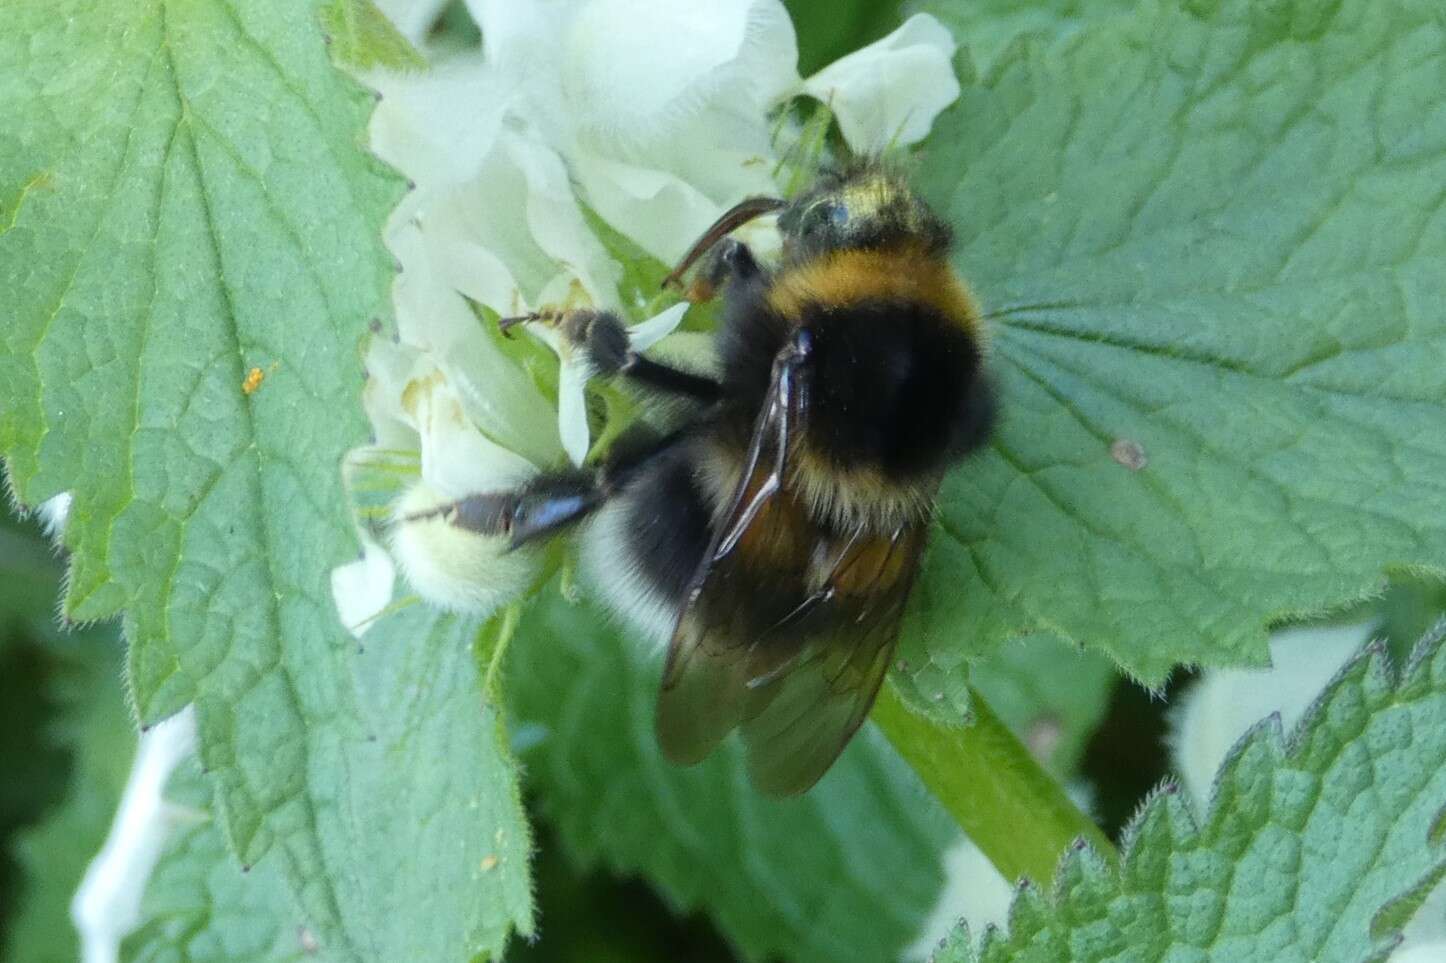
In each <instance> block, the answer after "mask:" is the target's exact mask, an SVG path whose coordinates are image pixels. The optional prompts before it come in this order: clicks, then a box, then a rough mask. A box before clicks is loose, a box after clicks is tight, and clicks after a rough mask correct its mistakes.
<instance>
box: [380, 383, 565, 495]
mask: <svg viewBox="0 0 1446 963" xmlns="http://www.w3.org/2000/svg"><path fill="white" fill-rule="evenodd" d="M402 408H403V410H404V411H405V412H406V413H407V414H408V415H409V416H410V418H411V423H412V425H413V427H414V428H415V429H416V431H417V434H418V435H419V436H420V439H421V447H422V480H423V481H425V482H426V483H427V484H428V485H429V486H430V487H431V488H432V489H433V490H434V491H436V492H437V493H438V494H439V495H440V496H444V497H448V498H452V499H457V498H462V497H464V496H466V495H471V494H474V493H476V492H486V491H499V490H504V489H509V488H515V487H517V486H518V485H521V484H522V483H523V482H525V481H527V479H528V478H531V477H532V476H533V475H534V474H536V472H537V468H536V467H535V466H534V465H533V464H532V463H531V462H529V461H528V460H527V459H526V458H523V457H522V456H521V455H517V454H514V453H512V452H511V451H508V450H507V449H506V448H503V447H502V446H501V445H499V444H497V443H496V442H495V441H492V440H491V439H489V438H486V437H484V436H483V434H482V433H481V432H480V431H478V430H477V427H476V425H475V424H474V423H473V421H472V419H471V418H470V417H469V416H468V413H467V411H466V410H465V409H464V407H463V405H462V402H461V400H460V399H459V398H458V397H457V394H456V392H455V391H454V390H453V389H452V386H451V385H450V384H449V383H448V380H447V375H446V373H445V372H444V371H443V370H442V369H441V368H439V367H437V366H436V365H435V364H434V362H432V361H431V360H430V359H428V358H418V360H417V366H416V368H415V370H414V372H413V377H412V379H411V381H410V382H409V383H408V385H407V388H406V390H405V391H404V392H403V394H402Z"/></svg>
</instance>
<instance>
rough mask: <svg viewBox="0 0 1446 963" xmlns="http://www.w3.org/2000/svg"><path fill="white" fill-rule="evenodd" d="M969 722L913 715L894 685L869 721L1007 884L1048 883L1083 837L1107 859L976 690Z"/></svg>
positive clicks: (1079, 816) (1089, 827)
mask: <svg viewBox="0 0 1446 963" xmlns="http://www.w3.org/2000/svg"><path fill="white" fill-rule="evenodd" d="M969 694H970V699H971V701H970V706H971V709H972V711H973V716H974V721H973V723H972V724H971V725H968V726H962V727H958V728H953V727H949V726H945V725H942V724H940V723H937V722H935V721H933V720H931V719H929V718H928V717H926V716H923V715H920V714H918V713H915V712H913V711H911V710H910V709H909V708H908V707H907V706H905V705H904V703H903V701H902V700H901V699H900V698H899V695H898V693H897V692H895V691H894V687H893V685H892V684H887V685H885V686H884V687H883V690H882V691H881V692H880V693H879V700H878V702H877V703H876V704H875V705H874V711H873V720H874V722H875V723H877V724H878V726H879V728H880V729H882V730H883V733H884V735H885V736H887V737H888V739H889V741H890V742H892V743H893V744H894V748H895V749H897V750H898V751H899V754H900V755H902V756H903V757H904V759H905V761H906V762H908V763H909V765H910V766H912V767H913V768H914V771H915V772H917V773H918V774H919V778H921V779H922V780H924V784H925V785H926V786H928V787H929V790H930V791H931V792H933V794H934V795H935V797H936V798H938V800H939V802H940V803H942V804H943V806H944V808H945V809H947V810H948V811H949V814H950V815H951V816H953V817H954V819H955V820H956V821H957V822H958V823H959V826H960V828H962V829H963V830H964V832H965V833H966V834H967V835H968V836H969V838H970V839H971V840H973V841H974V844H975V845H976V846H978V847H979V848H980V850H982V851H983V853H984V855H985V856H987V857H989V861H990V862H992V863H993V864H994V866H995V868H996V869H998V870H999V872H1000V873H1001V874H1002V875H1003V876H1004V878H1005V879H1008V880H1017V879H1019V878H1020V877H1021V876H1028V877H1029V878H1030V879H1032V880H1034V881H1035V882H1036V883H1040V884H1043V885H1046V886H1047V885H1049V884H1050V883H1051V882H1052V881H1053V879H1054V873H1055V868H1056V867H1057V866H1058V865H1059V859H1060V856H1061V855H1062V854H1063V853H1064V851H1065V850H1066V849H1068V848H1069V847H1070V846H1071V845H1072V844H1073V843H1074V842H1075V840H1077V839H1080V838H1081V837H1083V838H1084V839H1085V840H1086V841H1088V842H1089V844H1090V846H1092V847H1093V848H1094V850H1095V851H1096V852H1098V853H1099V854H1100V855H1102V856H1103V857H1104V858H1105V859H1107V860H1109V861H1111V862H1115V861H1116V860H1117V859H1118V856H1117V855H1116V854H1115V850H1114V847H1113V846H1111V845H1110V842H1109V840H1108V839H1106V838H1105V835H1104V833H1102V832H1100V829H1099V827H1098V826H1096V825H1095V824H1094V823H1093V822H1091V821H1090V819H1089V818H1088V817H1086V816H1085V815H1084V813H1082V812H1080V811H1079V809H1078V808H1077V807H1076V806H1075V805H1074V803H1072V802H1070V800H1069V797H1068V796H1066V795H1065V793H1064V789H1063V788H1062V787H1061V786H1060V785H1059V783H1057V782H1056V781H1055V780H1054V779H1053V778H1052V777H1051V776H1050V775H1049V773H1047V772H1045V771H1044V769H1042V768H1041V767H1040V765H1039V763H1037V762H1035V761H1034V757H1033V756H1031V755H1030V754H1029V750H1027V749H1025V748H1024V745H1023V744H1022V743H1021V742H1020V741H1019V740H1018V739H1017V738H1015V736H1014V733H1012V732H1010V731H1009V729H1008V728H1007V727H1006V726H1005V725H1004V723H1002V722H1000V721H999V717H998V716H996V715H995V714H994V710H992V709H990V708H989V704H988V703H987V702H985V701H984V699H983V697H981V696H980V695H979V693H978V692H976V691H973V690H970V693H969Z"/></svg>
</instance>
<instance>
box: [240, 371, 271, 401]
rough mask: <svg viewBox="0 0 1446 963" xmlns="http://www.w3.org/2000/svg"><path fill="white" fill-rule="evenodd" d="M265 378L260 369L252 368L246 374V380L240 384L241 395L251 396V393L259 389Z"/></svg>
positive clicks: (264, 373)
mask: <svg viewBox="0 0 1446 963" xmlns="http://www.w3.org/2000/svg"><path fill="white" fill-rule="evenodd" d="M265 378H266V372H264V371H262V370H261V369H260V368H252V369H251V370H250V371H248V372H246V378H245V380H244V381H242V382H241V393H242V394H243V395H249V394H251V392H253V391H255V390H256V389H257V388H259V387H261V382H262V381H263V380H264V379H265Z"/></svg>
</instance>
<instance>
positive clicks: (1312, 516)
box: [901, 0, 1446, 694]
mask: <svg viewBox="0 0 1446 963" xmlns="http://www.w3.org/2000/svg"><path fill="white" fill-rule="evenodd" d="M938 6H939V7H941V8H943V9H944V10H946V11H947V10H949V9H953V8H952V7H951V6H950V5H948V4H939V5H938ZM965 80H966V83H965V87H964V92H963V94H962V96H961V98H960V100H959V101H958V103H957V104H956V105H955V106H954V107H953V108H952V109H951V110H950V111H949V112H948V114H947V115H946V116H945V117H943V118H942V119H941V121H940V122H939V124H938V125H936V127H935V131H934V134H933V136H932V138H931V140H930V142H929V144H928V146H927V150H926V156H925V158H924V160H923V164H922V167H923V170H922V181H923V186H924V188H925V190H926V193H927V194H928V195H929V196H930V197H931V198H932V199H933V200H934V201H935V202H936V204H937V205H938V206H939V208H940V209H941V210H942V211H943V212H944V213H945V214H946V215H947V217H948V219H949V220H950V222H952V223H953V224H954V226H955V228H956V231H957V235H958V241H959V243H958V247H957V252H958V253H957V263H958V266H959V268H960V270H961V271H962V272H963V274H964V275H965V277H967V278H968V279H970V281H971V282H972V283H973V285H974V286H975V288H976V289H977V291H978V293H979V295H980V297H981V300H982V301H983V303H984V306H985V309H986V311H989V312H992V313H996V314H997V315H998V316H997V317H996V318H995V319H994V321H993V339H992V340H993V365H994V368H995V370H996V371H997V372H998V377H999V381H1000V383H1001V391H1002V396H1003V403H1002V411H1003V420H1002V424H1001V426H1000V431H999V433H998V435H997V437H996V438H995V440H994V443H993V444H992V446H991V447H990V448H989V449H987V450H986V451H985V452H984V453H983V454H982V455H981V456H979V457H977V458H974V459H972V460H971V462H970V463H968V464H967V465H966V466H964V467H963V468H962V469H961V470H959V471H957V472H955V473H954V474H953V475H952V476H951V478H950V479H949V481H948V482H947V484H946V486H945V490H944V494H943V510H942V513H941V516H940V520H939V523H938V526H937V530H936V532H935V536H936V537H935V539H934V542H933V546H932V550H931V556H930V559H929V562H928V565H927V567H926V570H925V573H924V577H923V578H922V579H921V583H920V585H919V587H918V590H917V591H916V592H915V598H914V602H915V604H914V606H913V609H912V613H911V619H910V626H909V630H908V631H907V632H906V636H905V642H904V645H903V648H902V653H901V654H902V655H903V656H904V658H905V659H906V660H907V661H908V662H909V663H910V664H911V665H912V666H914V667H915V670H916V671H918V672H924V671H926V670H928V669H929V668H930V666H929V663H930V662H933V663H934V665H933V667H932V668H933V670H934V671H935V672H936V673H938V672H940V671H943V672H945V673H947V672H949V671H950V670H952V669H954V668H955V667H957V666H958V665H959V664H960V662H961V661H962V660H963V659H964V658H965V657H966V655H978V654H981V653H984V652H988V651H990V650H991V649H992V648H993V647H994V646H995V645H997V644H998V643H999V642H1000V641H1001V640H1003V639H1005V638H1008V637H1010V636H1013V635H1017V634H1019V633H1020V632H1022V631H1026V630H1030V629H1035V628H1045V629H1049V630H1052V631H1054V632H1056V633H1059V634H1060V635H1063V636H1064V637H1065V638H1068V639H1072V640H1075V641H1078V642H1082V643H1084V644H1087V645H1091V646H1095V647H1099V648H1101V649H1103V650H1104V651H1106V652H1108V653H1109V654H1110V655H1111V656H1112V657H1114V658H1115V659H1116V660H1117V661H1118V662H1119V664H1120V665H1121V666H1123V667H1124V668H1125V669H1126V670H1128V671H1129V672H1131V673H1133V674H1134V675H1136V676H1138V677H1140V678H1141V679H1144V680H1146V681H1149V682H1152V683H1153V682H1159V681H1160V680H1161V679H1163V678H1164V676H1165V675H1166V673H1168V671H1169V670H1170V668H1171V667H1172V666H1173V665H1176V664H1179V663H1203V664H1212V665H1225V664H1247V663H1260V662H1261V661H1262V660H1263V659H1264V656H1265V639H1266V628H1267V625H1268V623H1270V622H1271V621H1272V620H1275V619H1279V618H1281V617H1285V616H1288V615H1293V614H1299V613H1305V612H1313V611H1319V610H1322V609H1325V608H1328V607H1330V606H1333V605H1338V604H1341V603H1343V602H1346V601H1348V600H1351V599H1356V598H1360V597H1362V596H1364V595H1366V594H1369V593H1372V592H1375V591H1378V590H1379V589H1380V587H1381V586H1382V584H1383V582H1382V579H1383V576H1384V573H1385V571H1386V570H1387V569H1388V568H1390V567H1408V566H1415V567H1421V568H1426V569H1433V570H1436V571H1441V570H1442V569H1443V568H1446V515H1443V514H1442V512H1441V511H1440V506H1441V505H1442V504H1443V503H1446V431H1443V430H1442V428H1441V426H1442V425H1443V424H1446V308H1443V305H1446V272H1443V271H1442V270H1441V265H1442V264H1443V263H1446V192H1443V190H1442V186H1441V185H1442V184H1443V183H1446V100H1443V98H1442V97H1441V91H1442V90H1443V89H1446V24H1443V22H1442V20H1441V18H1440V15H1439V10H1438V9H1437V8H1436V7H1435V6H1434V5H1433V4H1429V3H1420V2H1414V0H1384V2H1376V0H1339V2H1331V3H1281V4H1268V5H1262V4H1258V3H1249V2H1245V0H1218V2H1203V3H1184V4H1182V3H1177V2H1173V0H1159V2H1146V3H1143V4H1141V5H1140V6H1139V7H1138V8H1137V9H1136V10H1135V12H1134V13H1133V14H1132V15H1130V16H1128V17H1110V18H1106V19H1102V20H1098V21H1095V22H1093V23H1091V24H1088V25H1086V26H1083V27H1081V28H1080V29H1079V30H1078V31H1076V32H1075V33H1074V34H1072V35H1071V36H1070V37H1068V38H1067V39H1064V40H1057V41H1054V42H1050V43H1043V42H1038V41H1036V42H1028V43H1024V42H1022V43H1017V44H1014V45H1012V46H1010V47H1009V48H1007V49H1006V50H1005V51H1004V52H1003V53H1001V55H1000V57H999V58H998V59H997V61H996V62H995V63H994V65H993V66H992V67H991V68H990V70H989V71H988V72H987V73H986V74H985V75H984V76H983V77H980V78H967V77H966V78H965ZM946 683H947V680H943V681H941V680H938V679H935V680H933V681H931V682H930V683H929V685H930V687H932V688H933V689H934V690H935V691H936V692H946V691H949V687H948V685H947V684H946ZM921 686H922V682H921ZM951 694H952V693H951Z"/></svg>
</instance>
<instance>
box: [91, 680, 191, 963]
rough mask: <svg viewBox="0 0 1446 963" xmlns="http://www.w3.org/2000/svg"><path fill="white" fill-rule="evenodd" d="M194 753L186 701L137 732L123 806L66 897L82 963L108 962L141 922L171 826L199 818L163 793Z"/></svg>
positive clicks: (189, 715)
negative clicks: (148, 883) (171, 713)
mask: <svg viewBox="0 0 1446 963" xmlns="http://www.w3.org/2000/svg"><path fill="white" fill-rule="evenodd" d="M195 751H196V712H195V709H194V708H193V707H191V706H187V707H186V708H184V709H182V710H181V711H180V712H178V713H176V714H175V715H174V716H171V717H170V718H169V719H165V720H163V721H161V722H158V723H156V724H155V725H154V726H151V727H150V728H149V729H148V730H146V731H145V732H143V733H141V737H140V743H139V744H138V745H137V746H136V755H135V759H134V760H133V761H132V762H131V771H130V775H129V776H127V777H126V786H125V790H124V791H123V792H122V793H121V799H120V805H119V806H118V807H116V813H115V818H114V819H113V820H111V826H110V832H109V833H108V834H107V835H106V838H105V843H104V844H103V845H102V846H101V848H100V852H99V853H97V854H96V856H95V858H94V859H93V860H91V862H90V865H89V866H87V867H86V870H85V876H84V877H83V878H82V879H81V882H80V886H79V887H78V888H77V889H76V891H75V895H74V896H73V897H72V898H71V901H70V919H71V921H72V922H73V923H74V924H75V928H76V930H77V931H79V933H80V947H81V959H82V961H84V963H112V961H114V960H118V959H119V958H120V945H121V941H122V940H124V939H125V938H126V936H128V935H129V934H130V933H131V932H132V931H134V930H135V928H136V927H137V926H138V925H139V924H140V922H141V897H142V896H143V895H144V894H145V892H146V881H147V880H148V879H150V876H151V871H152V870H154V869H155V868H156V862H157V860H159V859H160V858H161V850H162V849H163V848H164V847H165V845H166V840H167V839H169V838H170V836H171V833H172V831H173V830H174V829H175V828H176V827H177V826H178V825H180V824H183V823H185V822H186V821H188V820H194V819H196V818H197V816H196V814H195V813H193V812H191V811H190V810H186V809H182V808H181V807H178V806H175V805H173V804H172V803H170V802H168V801H167V800H166V798H165V789H166V784H167V783H168V782H170V779H171V774H172V773H174V772H175V770H176V767H177V766H179V765H180V764H181V763H182V762H184V761H185V760H186V759H187V758H189V757H190V756H191V755H192V754H193V753H195Z"/></svg>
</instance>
